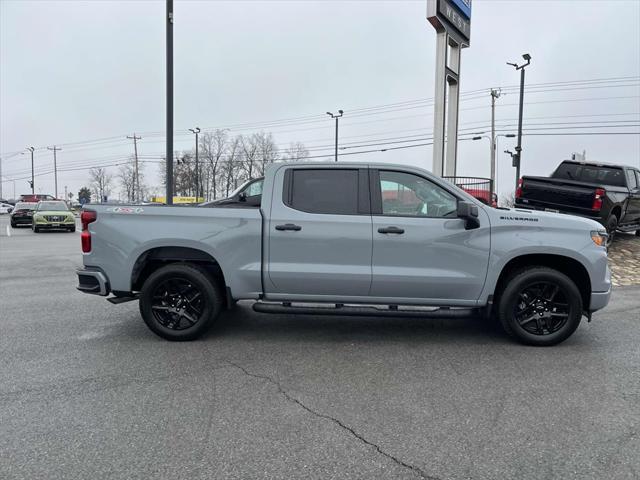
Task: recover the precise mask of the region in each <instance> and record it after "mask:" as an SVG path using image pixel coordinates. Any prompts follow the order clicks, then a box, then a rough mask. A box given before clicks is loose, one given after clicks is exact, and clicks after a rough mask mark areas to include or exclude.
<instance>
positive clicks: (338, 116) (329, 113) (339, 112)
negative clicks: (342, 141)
mask: <svg viewBox="0 0 640 480" xmlns="http://www.w3.org/2000/svg"><path fill="white" fill-rule="evenodd" d="M343 114H344V111H342V110H338V114H337V115H336V114H333V113H331V112H327V115H329V116H331V118H335V119H336V162H337V161H338V119H339V118H340V117H341V116H342V115H343Z"/></svg>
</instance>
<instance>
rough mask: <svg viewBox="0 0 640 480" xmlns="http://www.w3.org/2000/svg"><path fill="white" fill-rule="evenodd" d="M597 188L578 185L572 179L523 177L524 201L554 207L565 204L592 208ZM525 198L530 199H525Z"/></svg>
mask: <svg viewBox="0 0 640 480" xmlns="http://www.w3.org/2000/svg"><path fill="white" fill-rule="evenodd" d="M594 195H595V188H594V187H589V186H581V185H576V184H575V183H572V182H570V181H568V182H566V181H562V180H555V179H550V178H527V177H524V178H523V179H522V195H521V197H520V198H521V201H523V203H530V204H534V205H535V204H537V205H548V206H549V207H552V208H558V207H559V208H560V209H561V208H562V207H563V206H567V207H573V208H583V209H587V210H590V209H591V206H592V204H593V198H594ZM524 200H528V202H527V201H524Z"/></svg>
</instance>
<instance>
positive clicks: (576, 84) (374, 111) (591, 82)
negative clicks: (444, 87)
mask: <svg viewBox="0 0 640 480" xmlns="http://www.w3.org/2000/svg"><path fill="white" fill-rule="evenodd" d="M638 80H640V76H627V77H608V78H599V79H586V80H572V81H564V82H548V83H538V84H531V85H529V86H527V88H526V91H527V93H549V92H553V91H566V90H580V89H583V88H611V87H614V88H615V87H633V86H636V83H635V82H637V81H638ZM625 82H626V84H622V83H625ZM630 82H634V83H630ZM606 83H608V84H609V85H603V84H606ZM616 83H617V84H618V85H616ZM611 84H614V85H611ZM540 87H546V88H544V89H542V90H540ZM564 87H568V88H564ZM500 88H502V89H503V90H505V91H508V90H511V89H514V88H517V86H505V87H500ZM489 90H490V89H489V88H485V89H477V90H472V91H468V92H464V93H461V97H463V98H461V100H462V101H469V100H474V99H480V98H484V95H485V94H486V92H488V91H489ZM612 98H615V97H612ZM617 98H623V97H617ZM432 103H433V98H424V99H414V100H407V101H402V102H395V103H389V104H382V105H374V106H370V107H361V108H353V109H350V111H352V112H353V115H351V117H360V116H368V115H380V114H385V113H392V112H395V111H402V110H408V109H414V108H426V107H428V106H431V105H432ZM527 103H537V102H527ZM503 105H505V106H506V105H508V104H503ZM396 107H399V108H396ZM323 120H324V119H323V116H322V115H320V114H314V115H304V116H297V117H289V118H283V119H277V120H267V121H261V122H245V123H237V124H231V125H227V126H219V127H209V128H207V129H205V130H215V129H225V128H226V129H233V130H249V129H259V128H280V127H283V126H291V125H303V124H309V123H318V122H322V121H323ZM179 132H182V133H178V135H187V134H188V132H187V131H186V130H184V131H179ZM143 133H144V134H145V135H146V136H156V135H164V132H162V131H156V132H143ZM121 139H122V136H115V137H102V138H97V139H92V140H84V141H78V142H67V143H62V144H60V145H61V146H63V147H65V148H67V147H79V146H84V147H88V146H96V145H99V144H104V143H107V144H108V143H113V142H114V141H116V142H117V141H118V140H120V141H121ZM44 149H45V147H39V148H37V149H36V150H44ZM11 153H15V152H8V153H3V154H2V156H7V155H9V154H11Z"/></svg>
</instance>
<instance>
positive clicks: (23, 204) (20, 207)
mask: <svg viewBox="0 0 640 480" xmlns="http://www.w3.org/2000/svg"><path fill="white" fill-rule="evenodd" d="M34 208H36V204H35V203H26V202H18V203H16V210H33V209H34Z"/></svg>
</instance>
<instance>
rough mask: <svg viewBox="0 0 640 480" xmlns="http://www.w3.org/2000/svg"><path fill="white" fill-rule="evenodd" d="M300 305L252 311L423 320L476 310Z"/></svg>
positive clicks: (257, 304)
mask: <svg viewBox="0 0 640 480" xmlns="http://www.w3.org/2000/svg"><path fill="white" fill-rule="evenodd" d="M313 305H314V306H310V305H302V304H295V305H292V304H290V303H286V302H285V303H272V302H255V303H254V304H253V310H254V311H255V312H259V313H276V314H294V315H344V316H352V317H410V318H416V317H425V318H466V317H471V316H473V315H476V314H477V313H478V309H474V308H449V307H443V308H437V307H435V308H432V309H426V308H420V307H404V308H403V307H399V306H396V305H389V306H371V305H343V304H339V303H338V304H335V305H331V304H327V305H326V306H320V305H318V304H313Z"/></svg>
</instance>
